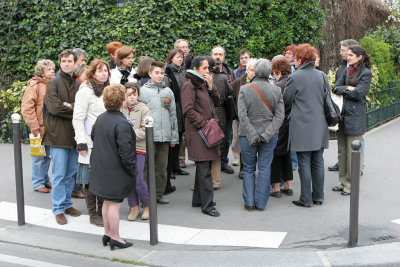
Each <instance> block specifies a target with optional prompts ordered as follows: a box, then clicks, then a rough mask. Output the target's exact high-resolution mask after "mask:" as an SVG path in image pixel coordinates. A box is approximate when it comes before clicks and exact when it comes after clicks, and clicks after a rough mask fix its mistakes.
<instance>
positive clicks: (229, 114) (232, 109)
mask: <svg viewBox="0 0 400 267" xmlns="http://www.w3.org/2000/svg"><path fill="white" fill-rule="evenodd" d="M224 108H225V112H226V120H237V119H238V114H237V111H236V106H235V100H234V99H233V96H231V95H229V96H226V97H225V102H224Z"/></svg>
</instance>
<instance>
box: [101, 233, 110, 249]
mask: <svg viewBox="0 0 400 267" xmlns="http://www.w3.org/2000/svg"><path fill="white" fill-rule="evenodd" d="M110 240H111V237H109V236H108V235H103V238H102V241H103V246H107V243H108V242H110Z"/></svg>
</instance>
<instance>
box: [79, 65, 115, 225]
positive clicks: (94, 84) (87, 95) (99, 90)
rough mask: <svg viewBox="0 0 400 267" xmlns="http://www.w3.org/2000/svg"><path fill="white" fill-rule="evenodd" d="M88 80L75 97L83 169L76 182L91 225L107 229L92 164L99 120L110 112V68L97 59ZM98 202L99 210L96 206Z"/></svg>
mask: <svg viewBox="0 0 400 267" xmlns="http://www.w3.org/2000/svg"><path fill="white" fill-rule="evenodd" d="M86 77H87V79H86V80H85V82H83V83H82V84H81V86H80V87H79V90H78V92H77V93H76V96H75V106H74V116H73V118H72V125H73V126H74V130H75V140H76V143H77V150H78V152H79V157H78V162H79V169H78V173H77V178H76V183H77V184H83V185H85V188H86V190H85V198H86V206H87V209H88V212H89V218H90V223H91V224H95V225H97V226H103V219H102V212H101V209H102V206H103V200H102V199H101V198H99V197H97V196H96V195H94V194H92V193H91V192H90V187H89V183H90V181H89V163H90V154H91V150H92V148H93V142H92V139H91V137H90V135H91V132H92V127H93V125H94V123H95V122H96V120H97V117H98V116H99V115H100V114H101V113H103V112H105V111H106V109H105V107H104V102H103V89H104V88H105V87H106V86H107V85H108V84H109V77H110V67H109V66H108V63H107V62H105V61H102V60H100V59H94V60H92V62H91V63H90V65H89V68H88V69H87V72H86ZM96 201H97V207H96Z"/></svg>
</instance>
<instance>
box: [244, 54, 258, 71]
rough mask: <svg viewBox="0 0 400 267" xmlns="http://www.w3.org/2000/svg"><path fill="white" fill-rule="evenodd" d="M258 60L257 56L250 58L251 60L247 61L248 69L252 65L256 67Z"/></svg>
mask: <svg viewBox="0 0 400 267" xmlns="http://www.w3.org/2000/svg"><path fill="white" fill-rule="evenodd" d="M256 62H257V59H256V58H253V57H252V58H250V59H249V61H247V64H246V69H247V68H249V67H250V66H253V67H254V64H256Z"/></svg>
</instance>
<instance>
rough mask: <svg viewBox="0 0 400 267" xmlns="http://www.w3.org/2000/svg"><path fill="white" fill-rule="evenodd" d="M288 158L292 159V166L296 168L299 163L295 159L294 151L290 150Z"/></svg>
mask: <svg viewBox="0 0 400 267" xmlns="http://www.w3.org/2000/svg"><path fill="white" fill-rule="evenodd" d="M290 158H291V159H292V167H293V168H297V167H298V166H299V163H298V160H297V155H296V152H294V151H292V152H290Z"/></svg>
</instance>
